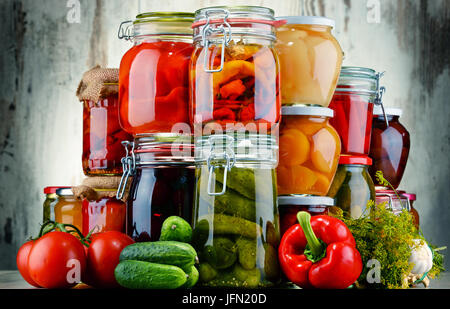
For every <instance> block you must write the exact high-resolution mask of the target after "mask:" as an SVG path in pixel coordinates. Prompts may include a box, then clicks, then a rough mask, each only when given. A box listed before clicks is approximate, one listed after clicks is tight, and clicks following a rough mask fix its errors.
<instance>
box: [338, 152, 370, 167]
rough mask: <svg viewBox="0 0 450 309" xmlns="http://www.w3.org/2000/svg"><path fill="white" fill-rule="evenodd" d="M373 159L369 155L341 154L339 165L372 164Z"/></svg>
mask: <svg viewBox="0 0 450 309" xmlns="http://www.w3.org/2000/svg"><path fill="white" fill-rule="evenodd" d="M372 163H373V161H372V159H371V158H370V157H368V156H349V155H341V156H340V157H339V165H367V166H370V165H372Z"/></svg>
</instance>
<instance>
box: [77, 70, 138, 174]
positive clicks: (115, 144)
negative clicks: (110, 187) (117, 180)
mask: <svg viewBox="0 0 450 309" xmlns="http://www.w3.org/2000/svg"><path fill="white" fill-rule="evenodd" d="M118 82H119V70H118V69H108V68H100V67H99V66H97V67H95V68H93V69H91V70H89V71H87V72H86V73H84V75H83V79H82V80H81V82H80V85H79V87H78V90H77V96H78V98H79V100H80V101H81V102H83V154H82V163H83V171H84V174H85V175H86V176H95V175H107V176H111V175H120V174H121V173H122V164H121V162H120V160H121V159H122V157H123V156H124V155H125V151H124V149H123V147H122V145H121V142H122V141H123V140H129V139H131V138H132V137H131V136H130V135H129V134H128V133H127V132H125V131H124V130H122V128H121V127H120V124H119V104H118V89H119V87H118Z"/></svg>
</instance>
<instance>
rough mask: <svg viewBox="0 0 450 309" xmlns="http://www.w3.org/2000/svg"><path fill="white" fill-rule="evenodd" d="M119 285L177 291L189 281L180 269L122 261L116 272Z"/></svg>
mask: <svg viewBox="0 0 450 309" xmlns="http://www.w3.org/2000/svg"><path fill="white" fill-rule="evenodd" d="M114 275H115V277H116V280H117V283H119V284H120V285H121V286H123V287H125V288H128V289H176V288H179V287H181V286H182V285H183V284H185V283H186V281H187V275H186V273H185V272H184V271H183V270H182V269H181V268H179V267H177V266H173V265H164V264H157V263H149V262H142V261H121V262H120V263H119V264H118V265H117V267H116V269H115V271H114Z"/></svg>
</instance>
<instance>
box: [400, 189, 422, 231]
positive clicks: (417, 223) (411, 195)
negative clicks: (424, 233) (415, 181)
mask: <svg viewBox="0 0 450 309" xmlns="http://www.w3.org/2000/svg"><path fill="white" fill-rule="evenodd" d="M402 195H403V196H406V197H407V198H408V199H409V205H410V207H411V214H412V216H413V221H414V225H415V226H416V228H417V229H419V228H420V216H419V212H418V211H417V209H416V208H414V202H415V201H416V199H417V197H416V194H414V193H402Z"/></svg>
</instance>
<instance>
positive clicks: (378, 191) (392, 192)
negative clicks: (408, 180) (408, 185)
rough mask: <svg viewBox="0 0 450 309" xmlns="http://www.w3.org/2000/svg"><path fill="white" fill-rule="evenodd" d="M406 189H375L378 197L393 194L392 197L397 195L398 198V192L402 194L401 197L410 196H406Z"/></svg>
mask: <svg viewBox="0 0 450 309" xmlns="http://www.w3.org/2000/svg"><path fill="white" fill-rule="evenodd" d="M404 193H405V191H398V190H397V192H395V191H394V190H390V189H385V190H375V194H376V196H377V197H381V196H383V195H385V196H391V197H395V198H397V194H398V195H400V198H402V197H403V198H404V199H407V198H408V197H406V196H405V194H404Z"/></svg>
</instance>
